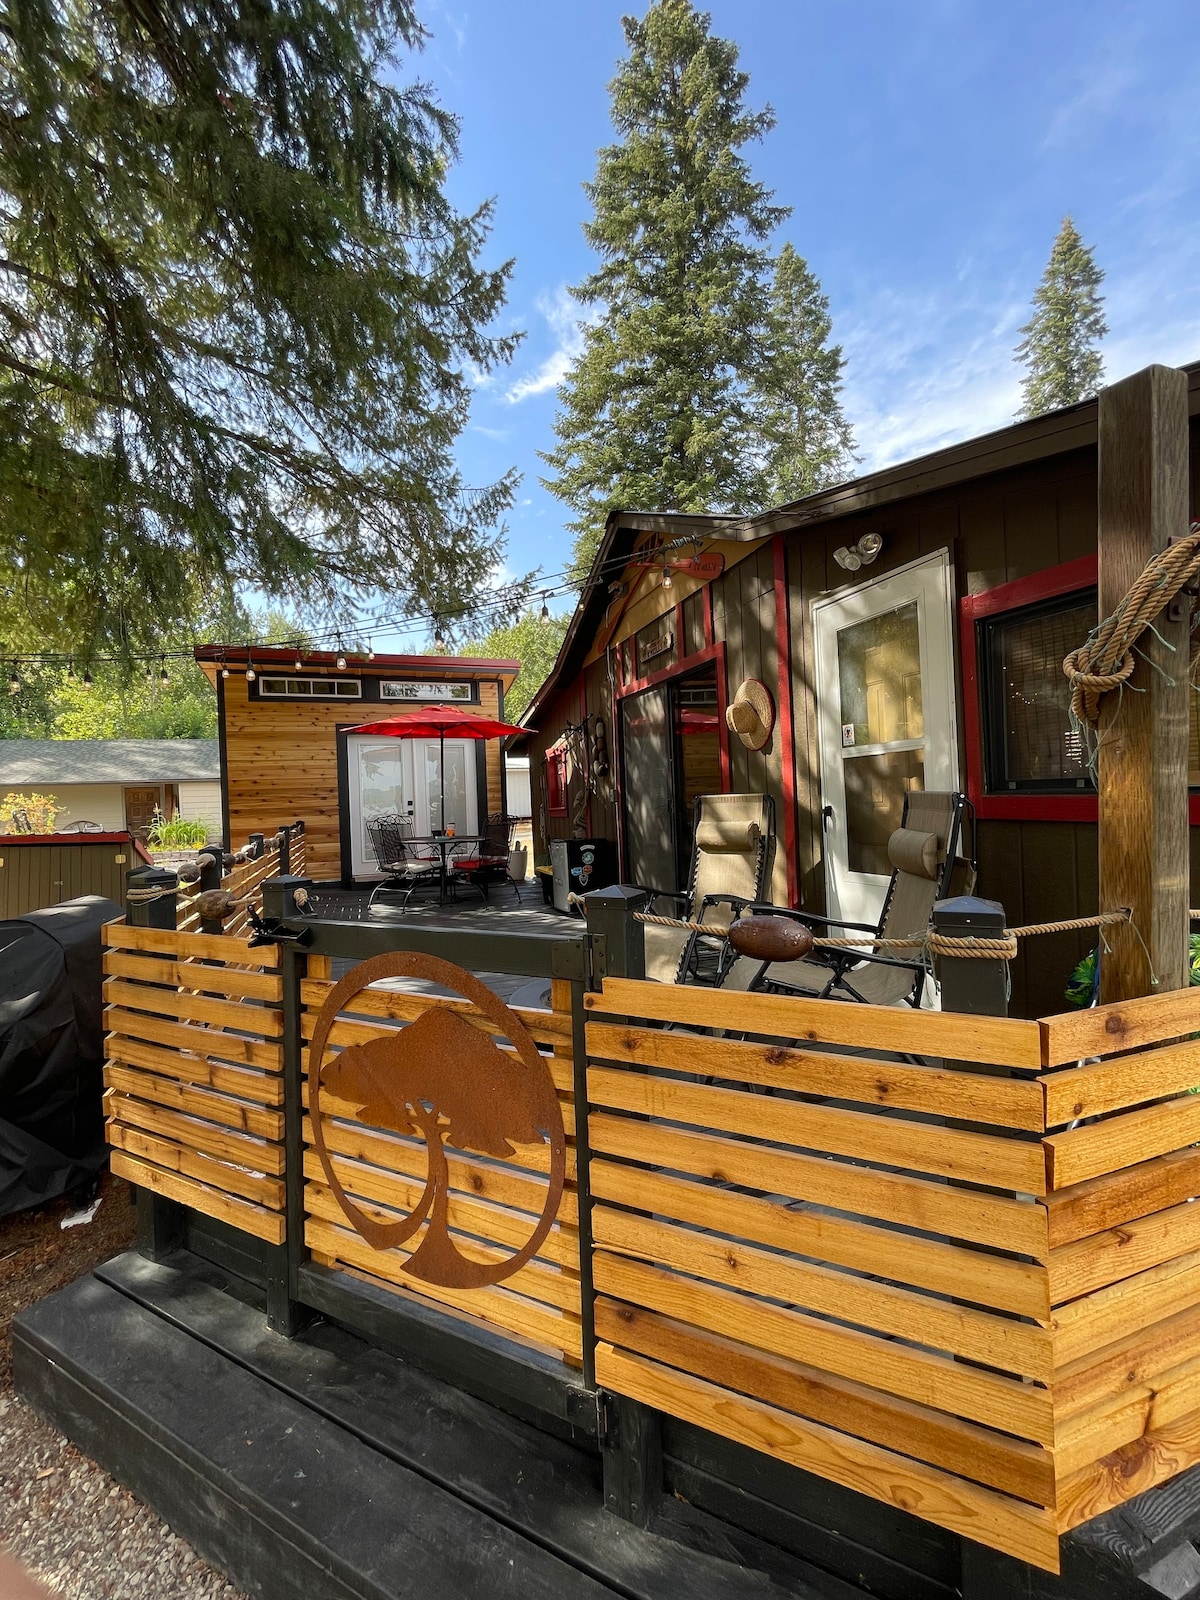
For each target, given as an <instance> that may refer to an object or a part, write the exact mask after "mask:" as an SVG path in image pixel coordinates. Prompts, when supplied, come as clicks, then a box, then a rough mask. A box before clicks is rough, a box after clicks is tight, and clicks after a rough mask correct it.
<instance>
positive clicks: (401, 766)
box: [346, 733, 479, 878]
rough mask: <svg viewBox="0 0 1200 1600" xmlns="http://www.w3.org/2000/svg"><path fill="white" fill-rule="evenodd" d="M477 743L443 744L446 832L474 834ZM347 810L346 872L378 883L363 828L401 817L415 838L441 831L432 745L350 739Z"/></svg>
mask: <svg viewBox="0 0 1200 1600" xmlns="http://www.w3.org/2000/svg"><path fill="white" fill-rule="evenodd" d="M476 748H477V745H476V741H475V740H473V739H447V740H446V771H445V787H446V816H445V821H446V826H447V827H449V826H453V827H454V830H455V832H456V833H462V834H472V833H476V832H478V828H479V802H478V794H477V787H476V780H475V774H476V766H475V762H476ZM346 758H347V777H348V784H347V788H348V796H347V798H348V802H349V806H350V869H351V872H352V873H353V875H354V876H355V877H356V878H361V877H368V878H369V877H372V876H374V877H378V876H379V867H378V863H377V862H376V860H375V852H374V851H373V850H372V849H371V840H370V837H369V836H368V834H367V823H368V822H369V821H370V820H371V819H372V818H373V817H380V816H401V817H408V818H410V819H411V821H412V825H413V832H414V834H418V835H420V834H430V833H432V832H433V830H434V829H435V828H440V827H441V826H442V813H441V794H442V774H441V766H440V762H439V758H438V741H437V740H436V739H387V738H384V739H379V738H374V737H372V736H371V735H370V734H365V733H352V734H350V735H349V737H348V738H347V740H346Z"/></svg>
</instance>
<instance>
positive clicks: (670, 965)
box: [645, 794, 775, 983]
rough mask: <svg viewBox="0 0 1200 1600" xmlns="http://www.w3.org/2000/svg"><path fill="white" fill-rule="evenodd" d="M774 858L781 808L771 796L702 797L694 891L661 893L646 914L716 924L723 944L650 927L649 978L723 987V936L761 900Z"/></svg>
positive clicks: (697, 819) (691, 881)
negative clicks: (743, 912)
mask: <svg viewBox="0 0 1200 1600" xmlns="http://www.w3.org/2000/svg"><path fill="white" fill-rule="evenodd" d="M774 854H775V802H774V800H772V798H771V796H770V795H769V794H703V795H700V796H698V797H697V800H696V811H695V835H694V842H693V846H692V869H691V874H690V877H689V881H688V888H687V891H686V893H683V894H667V893H659V894H656V895H655V896H654V898H653V899H652V900H651V902H650V905H649V907H648V908H647V909H648V910H649V911H651V912H653V913H654V914H655V915H657V916H672V917H678V918H679V919H680V921H683V922H693V921H694V922H703V923H706V924H707V923H711V924H712V928H713V932H714V934H715V935H717V936H718V937H716V938H712V939H709V938H706V937H705V936H704V935H703V934H700V933H696V932H695V931H692V932H688V931H687V930H686V929H684V928H658V927H655V926H654V924H653V923H647V924H646V927H645V935H646V976H647V977H648V978H653V979H654V980H655V981H656V982H658V983H686V982H687V981H688V980H689V979H690V980H691V981H692V982H699V983H715V982H717V981H718V979H719V977H720V974H721V971H722V966H723V964H724V963H725V962H726V961H727V959H728V946H727V944H726V942H725V940H724V938H723V937H721V936H722V935H723V934H724V932H725V930H726V928H728V926H729V924H730V922H732V920H733V918H734V917H735V916H736V915H737V914H738V912H739V911H740V910H741V909H742V907H743V906H745V905H748V904H750V903H751V902H753V901H755V900H759V899H761V898H762V895H763V893H764V891H765V889H766V885H767V881H768V879H769V877H770V873H771V864H772V861H773V858H774Z"/></svg>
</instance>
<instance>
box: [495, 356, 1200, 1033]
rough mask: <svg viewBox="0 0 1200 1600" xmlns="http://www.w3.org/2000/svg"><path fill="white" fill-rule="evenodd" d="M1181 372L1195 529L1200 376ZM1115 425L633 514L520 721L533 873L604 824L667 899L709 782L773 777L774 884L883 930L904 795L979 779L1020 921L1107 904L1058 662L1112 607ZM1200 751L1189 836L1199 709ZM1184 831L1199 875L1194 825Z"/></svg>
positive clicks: (606, 543) (1033, 955)
mask: <svg viewBox="0 0 1200 1600" xmlns="http://www.w3.org/2000/svg"><path fill="white" fill-rule="evenodd" d="M1185 371H1186V373H1187V377H1188V401H1189V419H1190V422H1189V426H1190V452H1191V453H1190V507H1191V515H1192V516H1193V517H1195V516H1196V515H1197V511H1198V508H1200V364H1197V365H1195V366H1192V367H1189V368H1186V369H1185ZM1097 413H1098V402H1097V401H1095V400H1091V401H1085V402H1083V403H1082V404H1080V405H1077V406H1073V407H1070V408H1068V409H1066V410H1063V411H1058V412H1054V413H1052V414H1050V415H1048V416H1044V417H1039V418H1037V419H1036V420H1034V421H1030V422H1021V423H1016V424H1014V425H1013V426H1011V427H1007V428H1003V429H1001V430H999V431H998V432H995V433H990V434H986V435H984V436H982V437H980V438H976V439H971V440H968V441H967V442H965V443H963V444H958V445H954V446H952V447H950V448H948V449H944V450H939V451H937V452H936V453H934V454H932V455H928V456H924V457H922V458H920V459H918V460H915V461H909V462H904V463H902V464H901V465H898V466H893V467H887V468H885V469H884V470H882V471H879V472H874V473H871V474H869V475H867V476H864V477H861V478H858V479H855V480H852V481H850V482H848V483H844V484H841V485H839V486H837V487H836V488H831V489H827V490H823V491H822V492H820V493H818V494H814V495H811V496H809V497H808V498H806V499H803V500H799V501H796V502H794V503H793V504H790V505H786V506H782V507H780V508H779V509H777V510H774V511H770V512H766V513H764V514H762V515H758V516H752V517H745V518H739V517H719V516H711V517H701V516H684V515H643V514H640V513H637V512H628V513H626V512H616V513H614V514H613V515H612V516H611V517H610V518H609V522H608V526H607V529H606V532H605V537H604V540H603V543H602V546H601V548H600V551H599V553H598V555H597V557H596V561H595V564H594V566H593V568H592V572H591V575H590V577H589V580H588V583H587V585H586V587H585V589H584V593H583V596H582V598H581V600H580V603H579V606H578V608H577V610H576V613H575V616H574V618H573V619H572V622H571V625H570V628H569V631H568V633H567V636H566V639H565V641H564V644H563V647H562V650H561V652H560V654H559V658H558V661H557V663H556V665H555V667H554V670H553V672H552V673H551V674H550V677H549V678H548V679H547V681H546V683H545V684H544V685H543V686H542V688H541V690H540V691H539V693H538V695H537V697H536V698H535V699H534V701H533V703H532V704H531V705H530V706H529V708H528V710H527V711H526V713H525V716H524V718H523V719H522V720H523V721H524V722H525V723H526V724H527V725H528V727H529V729H530V730H531V731H530V736H529V739H528V740H527V741H526V743H527V745H528V748H529V751H530V754H531V758H532V759H531V767H532V771H533V776H534V781H533V806H534V843H535V858H536V859H537V861H538V862H539V863H541V862H545V861H546V860H548V849H549V841H550V840H552V839H555V838H568V837H571V836H572V835H574V836H576V837H585V836H586V837H590V838H605V839H609V840H611V841H613V842H614V843H615V845H616V847H617V850H618V852H619V860H620V869H621V876H622V879H623V880H624V881H626V882H635V883H640V884H643V885H646V886H649V887H654V888H659V889H675V888H678V887H680V886H682V884H683V883H684V881H685V875H686V872H687V862H688V856H689V851H690V845H691V807H692V801H693V799H694V797H695V796H696V795H697V794H703V793H707V792H715V791H730V790H732V791H763V792H766V793H768V794H771V795H773V796H774V799H775V808H776V817H777V826H778V848H777V851H776V856H775V865H774V880H773V883H772V886H771V897H772V899H773V900H774V901H775V902H776V903H777V904H780V905H788V906H793V907H802V908H807V909H810V910H813V911H827V912H828V913H829V914H831V915H837V916H841V917H846V918H851V919H854V920H868V921H872V920H874V917H875V916H876V915H877V913H878V910H879V908H880V905H881V903H882V896H883V891H884V887H885V885H886V882H887V878H886V870H887V868H886V842H887V839H888V836H889V834H890V832H891V831H892V829H893V828H894V827H896V826H897V825H898V823H899V818H900V811H901V807H902V805H903V800H904V793H905V791H906V790H907V789H909V788H914V787H924V788H929V789H934V788H938V789H959V788H961V789H963V790H965V791H966V792H967V793H968V794H969V795H970V797H971V799H972V801H973V803H974V805H975V809H976V813H977V819H978V820H977V848H978V858H979V885H978V892H979V893H980V894H982V895H985V896H988V897H990V898H993V899H996V900H999V901H1001V902H1002V903H1003V905H1004V906H1005V908H1006V910H1007V912H1008V916H1009V920H1010V923H1012V924H1013V925H1017V924H1019V923H1027V922H1037V921H1041V920H1045V919H1048V918H1059V917H1067V916H1072V915H1084V914H1087V913H1090V912H1094V911H1095V910H1096V907H1097V868H1096V796H1095V790H1094V785H1093V782H1092V778H1091V774H1090V772H1089V768H1088V757H1087V752H1086V750H1085V748H1084V746H1083V743H1082V741H1081V740H1080V738H1079V737H1078V735H1077V734H1076V733H1075V732H1074V731H1073V730H1072V728H1071V725H1070V719H1069V716H1068V686H1067V682H1066V679H1065V678H1064V676H1063V673H1062V665H1061V664H1062V659H1063V657H1064V656H1065V655H1066V654H1067V652H1068V651H1069V650H1070V649H1072V648H1073V647H1074V646H1076V645H1078V644H1081V643H1082V642H1083V640H1084V638H1085V637H1086V635H1087V633H1088V631H1089V629H1090V628H1091V627H1093V626H1094V625H1095V621H1096V615H1097V613H1096V527H1097ZM747 680H756V681H758V682H760V683H762V684H763V685H765V686H766V688H767V691H768V693H769V696H770V700H771V705H772V709H773V725H772V727H771V733H770V738H769V739H768V740H767V742H766V743H765V744H764V745H763V746H762V748H761V749H753V748H748V747H747V746H746V745H745V744H743V743H742V741H741V740H740V739H739V737H738V736H737V735H736V734H734V733H731V731H730V729H729V727H728V726H727V723H726V710H727V708H728V706H729V704H730V703H731V701H732V700H733V699H734V697H735V696H736V695H737V693H738V690H739V687H740V686H742V685H743V684H744V683H746V682H747ZM1189 766H1190V773H1189V777H1190V781H1191V784H1192V786H1193V798H1192V801H1191V820H1192V823H1193V824H1197V823H1200V717H1198V713H1197V708H1196V703H1195V700H1194V701H1193V711H1192V739H1191V757H1190V762H1189ZM1192 841H1193V848H1192V863H1193V868H1192V876H1193V882H1195V883H1197V885H1198V886H1200V839H1198V838H1197V830H1196V827H1195V826H1193V829H1192ZM1192 903H1193V904H1196V903H1197V902H1196V900H1195V899H1193V901H1192ZM1092 942H1094V939H1093V936H1090V935H1088V934H1061V935H1055V936H1052V937H1047V938H1043V939H1039V940H1038V941H1037V944H1036V948H1031V946H1030V945H1029V944H1024V945H1023V946H1022V950H1021V955H1020V957H1019V958H1018V960H1017V961H1016V962H1014V963H1013V969H1012V970H1013V997H1012V1007H1013V1011H1014V1012H1015V1013H1016V1014H1018V1015H1026V1016H1030V1015H1032V1016H1037V1015H1040V1014H1043V1013H1047V1012H1052V1011H1057V1010H1059V1009H1061V1006H1062V993H1063V984H1064V983H1065V981H1066V979H1067V977H1068V975H1069V973H1070V972H1071V970H1072V968H1073V966H1074V965H1075V963H1076V961H1077V960H1078V959H1079V957H1080V956H1081V955H1082V954H1084V953H1085V951H1086V949H1088V948H1090V945H1091V943H1092Z"/></svg>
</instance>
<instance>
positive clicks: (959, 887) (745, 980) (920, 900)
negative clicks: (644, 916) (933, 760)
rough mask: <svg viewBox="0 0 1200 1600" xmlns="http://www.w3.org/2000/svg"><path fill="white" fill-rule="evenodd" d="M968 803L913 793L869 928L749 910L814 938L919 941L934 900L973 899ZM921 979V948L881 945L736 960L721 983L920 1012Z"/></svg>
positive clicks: (892, 843)
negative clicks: (966, 838) (783, 958)
mask: <svg viewBox="0 0 1200 1600" xmlns="http://www.w3.org/2000/svg"><path fill="white" fill-rule="evenodd" d="M968 804H969V802H968V800H967V798H966V796H965V795H962V794H939V793H937V792H932V791H931V792H925V791H924V790H914V791H912V792H911V793H910V794H908V795H907V796H906V798H905V802H904V812H903V815H902V817H901V821H900V826H899V827H898V828H897V829H896V830H895V832H894V833H893V834H892V836H891V838H890V839H889V840H888V859H889V861H890V862H891V864H892V878H891V882H890V883H889V885H888V890H887V895H886V897H885V899H884V902H883V911H882V913H881V915H880V918H879V922H878V924H877V925H876V926H874V927H871V926H869V925H868V924H866V923H862V922H840V921H838V919H837V918H836V917H822V916H817V915H816V914H815V913H813V912H810V911H781V910H780V908H779V907H778V906H768V905H756V906H754V907H752V910H754V911H756V912H759V913H761V914H764V915H766V914H773V915H775V916H784V917H791V918H794V919H795V920H796V921H798V922H802V923H804V924H805V925H806V926H807V927H809V928H811V929H812V931H813V933H814V934H815V935H816V936H817V937H818V938H821V937H822V936H824V937H827V938H849V937H853V936H854V934H855V933H861V934H862V936H863V938H864V940H869V939H882V940H886V939H888V938H892V939H911V938H918V937H920V935H922V934H923V933H924V932H925V931H926V929H927V928H928V926H929V917H930V913H931V912H932V910H933V907H934V904H935V902H936V901H938V900H945V899H947V898H949V896H951V895H958V894H970V893H971V891H972V889H974V887H975V863H974V860H968V859H966V858H965V857H964V856H962V855H961V854H960V849H961V845H962V831H963V829H962V824H963V813H964V811H965V810H966V809H967V807H968ZM973 847H974V839H973V837H972V849H973ZM647 931H649V930H647ZM925 974H926V963H925V961H924V960H923V959H922V952H921V951H920V950H917V949H914V948H913V947H912V946H910V945H901V946H900V948H899V949H892V950H889V949H888V948H887V946H886V944H885V945H883V946H880V947H877V948H875V949H874V950H857V949H841V950H823V949H816V950H814V951H813V953H812V955H810V956H808V957H807V958H806V959H805V960H803V961H787V962H778V961H777V962H773V963H770V964H768V963H765V962H761V961H757V960H755V959H754V958H753V957H748V956H739V957H738V958H737V960H736V961H734V963H733V965H732V967H731V968H730V969H729V970H728V972H727V973H726V974H724V975H723V981H724V984H725V986H726V987H728V988H739V989H757V990H766V991H767V992H769V993H772V994H793V995H809V996H811V997H812V998H814V999H818V1000H861V1001H864V1002H866V1003H867V1004H869V1005H876V1006H893V1005H902V1004H903V1005H910V1006H919V1005H920V1004H921V997H922V994H923V992H924V988H925Z"/></svg>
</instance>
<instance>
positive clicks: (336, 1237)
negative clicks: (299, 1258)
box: [304, 1217, 583, 1359]
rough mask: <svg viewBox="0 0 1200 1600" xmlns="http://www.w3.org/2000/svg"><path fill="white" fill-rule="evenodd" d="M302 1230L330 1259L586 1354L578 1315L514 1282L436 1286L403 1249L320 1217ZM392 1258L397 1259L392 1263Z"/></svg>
mask: <svg viewBox="0 0 1200 1600" xmlns="http://www.w3.org/2000/svg"><path fill="white" fill-rule="evenodd" d="M304 1236H305V1239H306V1241H307V1243H308V1244H309V1245H310V1246H311V1247H312V1248H313V1249H316V1250H321V1251H323V1252H324V1253H325V1254H326V1255H327V1256H328V1257H329V1259H330V1260H331V1261H333V1262H335V1263H337V1264H339V1265H346V1266H350V1267H353V1268H355V1269H356V1270H358V1271H360V1272H364V1273H366V1274H367V1275H369V1276H370V1277H372V1278H374V1279H375V1280H376V1281H378V1282H382V1283H384V1284H386V1285H392V1286H394V1287H396V1288H400V1289H407V1290H409V1291H410V1292H411V1293H413V1294H416V1295H419V1296H420V1298H422V1299H423V1300H427V1301H428V1300H433V1301H435V1302H436V1303H437V1304H443V1305H447V1306H450V1307H456V1308H458V1309H461V1310H463V1311H468V1312H471V1313H473V1314H474V1315H476V1316H478V1317H480V1318H481V1319H482V1320H483V1321H485V1322H490V1323H492V1324H493V1325H494V1326H496V1327H499V1328H502V1329H504V1330H506V1331H510V1332H513V1333H518V1334H520V1335H521V1336H522V1337H523V1338H526V1339H528V1340H531V1341H532V1342H534V1343H537V1344H540V1345H542V1346H543V1347H544V1348H546V1349H549V1350H551V1351H553V1352H555V1353H556V1354H558V1353H561V1354H565V1355H572V1356H574V1357H575V1358H576V1359H578V1358H579V1357H580V1356H581V1355H582V1352H583V1337H582V1334H581V1331H580V1325H579V1322H578V1320H575V1319H572V1318H571V1317H570V1316H568V1315H567V1314H565V1313H563V1312H556V1311H555V1310H554V1309H553V1308H552V1307H549V1306H546V1305H543V1304H540V1303H539V1302H537V1301H535V1300H530V1299H527V1298H526V1297H525V1296H524V1295H518V1294H515V1293H513V1292H512V1291H511V1288H510V1287H507V1286H497V1287H495V1288H491V1289H444V1288H438V1289H437V1290H434V1289H433V1286H432V1285H430V1284H425V1283H422V1282H420V1281H419V1280H417V1279H414V1278H412V1277H408V1276H407V1275H406V1274H405V1273H404V1272H403V1269H402V1267H401V1266H400V1264H399V1263H400V1261H401V1260H402V1259H403V1256H402V1254H401V1252H399V1251H391V1250H373V1249H372V1248H371V1246H370V1245H368V1244H367V1243H366V1242H365V1241H364V1240H362V1239H360V1238H359V1237H358V1235H357V1234H356V1233H352V1232H351V1231H350V1230H349V1229H347V1228H342V1227H338V1226H336V1225H335V1224H333V1223H331V1222H326V1221H324V1220H323V1219H322V1218H320V1217H309V1218H308V1220H307V1222H306V1223H305V1230H304ZM389 1258H392V1259H389ZM393 1259H394V1261H395V1265H393V1264H392V1260H393ZM524 1270H528V1269H524Z"/></svg>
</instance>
